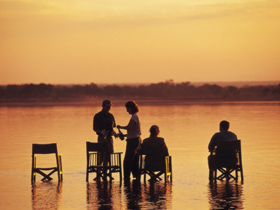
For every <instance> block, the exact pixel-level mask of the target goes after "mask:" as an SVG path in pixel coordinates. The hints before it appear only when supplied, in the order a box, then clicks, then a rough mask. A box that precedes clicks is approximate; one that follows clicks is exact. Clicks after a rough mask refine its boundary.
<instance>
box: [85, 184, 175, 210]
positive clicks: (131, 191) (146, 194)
mask: <svg viewBox="0 0 280 210" xmlns="http://www.w3.org/2000/svg"><path fill="white" fill-rule="evenodd" d="M87 204H88V206H87V209H99V210H101V209H102V210H103V209H106V210H107V209H135V210H140V209H171V183H167V184H165V183H164V182H157V183H149V182H148V183H140V182H139V181H136V180H133V181H130V182H125V183H124V184H123V186H122V185H119V184H117V183H114V182H103V181H100V182H93V183H87Z"/></svg>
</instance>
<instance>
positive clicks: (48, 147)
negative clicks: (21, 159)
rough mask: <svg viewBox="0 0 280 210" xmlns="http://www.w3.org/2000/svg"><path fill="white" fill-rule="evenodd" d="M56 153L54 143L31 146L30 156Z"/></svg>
mask: <svg viewBox="0 0 280 210" xmlns="http://www.w3.org/2000/svg"><path fill="white" fill-rule="evenodd" d="M51 153H57V145H56V143H52V144H32V154H51Z"/></svg>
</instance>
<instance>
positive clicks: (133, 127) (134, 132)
mask: <svg viewBox="0 0 280 210" xmlns="http://www.w3.org/2000/svg"><path fill="white" fill-rule="evenodd" d="M125 107H126V110H127V112H128V113H129V114H131V118H130V120H129V123H128V125H127V126H120V125H118V126H117V127H118V128H119V129H125V130H127V135H126V136H127V139H126V141H127V144H126V151H125V157H124V161H123V169H124V180H125V181H129V179H130V173H131V172H132V175H133V177H134V178H137V179H138V178H139V149H140V144H141V138H140V136H141V128H140V119H139V117H138V115H137V113H138V112H139V108H138V105H137V104H136V103H135V102H134V101H128V102H127V103H126V104H125Z"/></svg>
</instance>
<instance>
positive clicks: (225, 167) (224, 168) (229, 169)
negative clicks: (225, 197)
mask: <svg viewBox="0 0 280 210" xmlns="http://www.w3.org/2000/svg"><path fill="white" fill-rule="evenodd" d="M217 148H220V149H222V150H226V149H231V150H235V152H236V158H237V163H236V164H235V163H220V162H218V161H217V160H216V161H215V167H214V181H216V180H217V179H218V180H223V179H224V178H226V179H227V181H228V180H230V179H234V180H235V181H238V172H240V176H241V182H242V183H243V181H244V176H243V165H242V155H241V140H233V141H222V140H218V142H217ZM210 155H211V156H212V157H213V156H214V155H216V154H215V152H211V154H210ZM218 172H220V175H219V176H218ZM233 172H235V176H234V175H233V174H232V173H233ZM210 173H211V172H210ZM209 176H210V174H209Z"/></svg>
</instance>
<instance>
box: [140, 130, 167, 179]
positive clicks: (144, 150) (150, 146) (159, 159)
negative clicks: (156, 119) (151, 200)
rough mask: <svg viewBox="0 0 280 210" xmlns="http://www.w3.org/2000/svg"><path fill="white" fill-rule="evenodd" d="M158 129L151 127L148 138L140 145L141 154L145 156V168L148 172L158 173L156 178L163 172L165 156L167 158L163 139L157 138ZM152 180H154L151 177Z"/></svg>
mask: <svg viewBox="0 0 280 210" xmlns="http://www.w3.org/2000/svg"><path fill="white" fill-rule="evenodd" d="M159 132H160V131H159V127H158V126H157V125H153V126H151V128H150V137H149V138H146V139H144V141H143V143H142V145H141V150H140V152H141V154H145V155H146V157H145V168H146V169H147V170H149V171H153V172H154V171H160V173H159V174H158V176H160V175H161V174H163V173H164V171H165V156H168V155H169V153H168V149H167V146H166V144H165V142H164V138H161V137H158V135H159ZM152 180H155V178H154V177H152Z"/></svg>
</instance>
